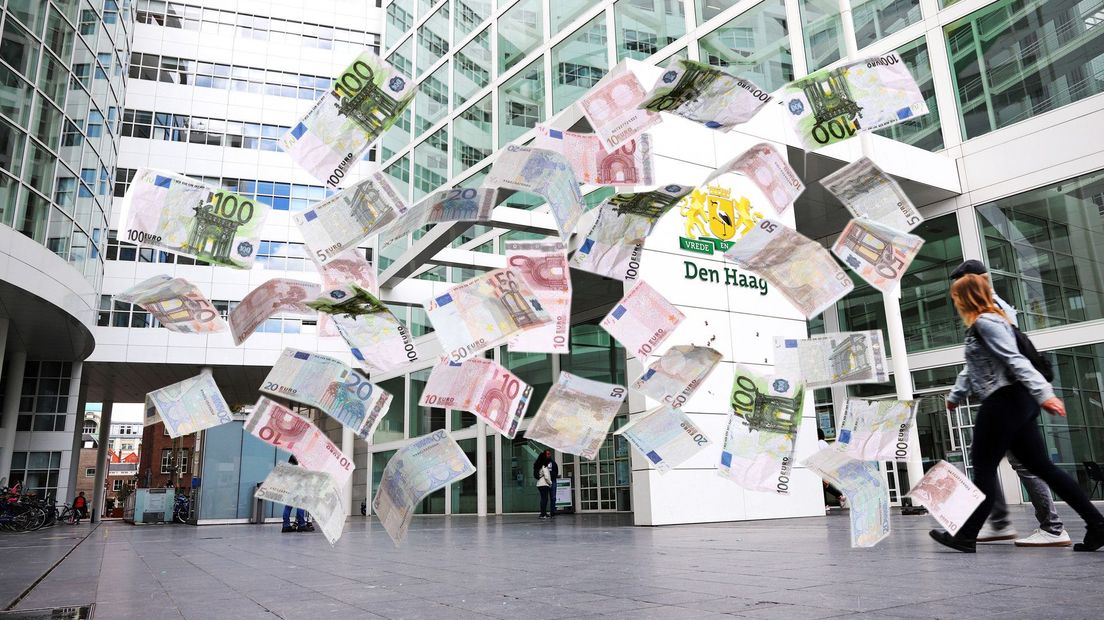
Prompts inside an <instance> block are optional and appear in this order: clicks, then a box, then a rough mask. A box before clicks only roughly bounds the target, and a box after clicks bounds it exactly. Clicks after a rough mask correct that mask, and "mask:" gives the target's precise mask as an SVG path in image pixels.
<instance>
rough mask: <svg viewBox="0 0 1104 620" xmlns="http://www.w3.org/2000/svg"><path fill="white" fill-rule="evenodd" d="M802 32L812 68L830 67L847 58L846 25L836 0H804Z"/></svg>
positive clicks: (806, 54)
mask: <svg viewBox="0 0 1104 620" xmlns="http://www.w3.org/2000/svg"><path fill="white" fill-rule="evenodd" d="M798 7H799V8H800V9H801V33H802V35H803V36H804V37H805V60H806V61H807V62H808V63H809V71H810V72H813V71H816V70H817V69H821V68H823V67H827V66H828V65H830V64H832V63H834V62H836V61H837V60H839V59H840V58H843V57H844V55H845V54H846V52H845V51H844V46H843V28H842V26H841V24H840V14H839V2H837V1H836V0H800V2H798Z"/></svg>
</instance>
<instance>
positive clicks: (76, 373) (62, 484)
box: [54, 361, 84, 501]
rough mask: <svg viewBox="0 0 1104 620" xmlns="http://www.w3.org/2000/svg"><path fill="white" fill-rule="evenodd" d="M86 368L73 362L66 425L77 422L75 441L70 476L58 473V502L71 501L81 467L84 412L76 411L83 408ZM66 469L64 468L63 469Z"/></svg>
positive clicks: (75, 425) (74, 430)
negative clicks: (82, 382) (83, 371)
mask: <svg viewBox="0 0 1104 620" xmlns="http://www.w3.org/2000/svg"><path fill="white" fill-rule="evenodd" d="M83 368H84V363H83V362H79V361H77V362H73V364H72V371H71V372H70V373H69V392H68V393H69V398H68V399H67V403H66V406H65V424H66V425H68V424H69V420H71V419H73V420H76V421H75V422H74V423H73V426H74V428H73V434H74V441H73V442H72V444H71V446H72V448H71V449H70V452H69V475H67V476H65V477H61V472H58V478H59V479H58V490H57V496H56V497H55V498H54V499H56V500H57V501H69V500H70V499H72V496H73V487H74V485H75V484H76V481H77V479H76V476H75V472H76V470H77V466H78V465H79V461H80V459H79V456H80V430H81V426H83V424H84V411H79V412H78V411H76V410H77V409H78V408H81V407H83V405H82V404H81V400H80V389H81V370H82V369H83ZM64 463H65V459H64V457H63V458H62V464H64ZM62 469H64V467H63V468H62Z"/></svg>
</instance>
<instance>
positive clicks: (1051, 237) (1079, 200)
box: [976, 171, 1104, 330]
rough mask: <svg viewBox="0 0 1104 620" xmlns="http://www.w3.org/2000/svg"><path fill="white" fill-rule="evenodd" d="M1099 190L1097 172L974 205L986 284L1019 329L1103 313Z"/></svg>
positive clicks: (1102, 179)
mask: <svg viewBox="0 0 1104 620" xmlns="http://www.w3.org/2000/svg"><path fill="white" fill-rule="evenodd" d="M1102 194H1104V171H1098V172H1095V173H1092V174H1087V175H1084V176H1080V177H1077V178H1073V179H1069V180H1067V181H1062V182H1061V183H1055V184H1053V185H1049V186H1046V187H1041V188H1038V189H1034V190H1031V191H1029V192H1025V193H1023V194H1019V195H1016V196H1011V197H1008V198H1002V199H1000V200H997V201H994V202H991V203H987V204H983V205H978V206H977V207H976V212H977V218H978V225H979V227H980V228H981V234H982V241H983V242H984V244H985V252H986V258H987V259H988V260H987V263H988V265H989V272H990V274H991V277H992V279H993V287H994V288H995V289H996V291H997V294H999V295H1000V296H1001V297H1003V298H1004V299H1005V300H1007V301H1008V303H1010V304H1012V305H1013V306H1015V307H1016V309H1017V310H1018V311H1019V322H1020V327H1021V328H1022V329H1024V330H1032V329H1043V328H1046V327H1056V326H1059V325H1068V324H1070V323H1080V322H1082V321H1092V320H1096V319H1100V318H1104V258H1102V257H1101V255H1100V248H1102V247H1104V215H1102V212H1104V209H1102V208H1101V202H1104V201H1102V198H1104V196H1102ZM1098 201H1100V202H1098Z"/></svg>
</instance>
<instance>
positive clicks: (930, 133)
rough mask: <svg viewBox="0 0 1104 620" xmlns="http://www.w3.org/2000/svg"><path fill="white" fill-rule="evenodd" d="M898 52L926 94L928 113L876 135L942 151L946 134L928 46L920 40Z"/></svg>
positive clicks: (879, 131)
mask: <svg viewBox="0 0 1104 620" xmlns="http://www.w3.org/2000/svg"><path fill="white" fill-rule="evenodd" d="M897 53H898V54H900V56H901V60H903V61H905V66H906V67H908V70H909V72H910V73H911V74H912V76H913V77H914V78H916V84H917V85H918V86H919V87H920V93H921V94H922V95H924V101H925V102H926V103H927V104H928V113H927V114H925V115H923V116H914V117H912V118H910V119H908V120H906V121H903V122H901V123H898V124H896V125H893V126H891V127H886V128H885V129H879V130H878V131H877V132H875V133H877V134H878V135H880V136H885V137H887V138H892V139H894V140H897V141H900V142H904V143H906V144H911V145H913V146H916V147H920V148H922V149H926V150H929V151H938V150H940V149H942V148H943V131H942V130H941V129H940V124H939V109H938V108H937V107H936V105H935V83H934V82H933V80H932V72H931V62H930V61H929V56H928V46H927V44H925V43H924V39H923V38H920V39H917V40H915V41H913V42H912V43H909V44H908V45H905V46H903V47H901V48H899V49H898V50H897Z"/></svg>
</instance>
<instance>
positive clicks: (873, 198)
mask: <svg viewBox="0 0 1104 620" xmlns="http://www.w3.org/2000/svg"><path fill="white" fill-rule="evenodd" d="M820 184H821V185H823V186H824V189H826V190H828V191H829V192H832V195H833V196H835V197H836V198H838V199H839V201H840V202H842V203H843V206H844V207H846V208H847V210H848V211H850V212H851V215H853V216H855V217H865V218H868V219H870V220H873V221H875V222H878V223H879V224H882V225H883V226H888V227H890V228H895V229H897V230H901V231H904V232H908V231H910V230H912V229H913V228H916V227H917V226H918V225H919V224H920V222H923V221H924V218H923V216H921V215H920V211H919V210H918V209H917V208H916V207H915V206H914V205H913V204H912V201H911V200H909V197H908V196H907V195H906V194H905V190H903V189H901V186H900V185H898V184H897V181H894V180H893V178H892V177H890V176H889V175H888V174H886V173H885V172H882V169H881V168H879V167H878V166H877V165H876V164H875V163H874V162H872V161H870V160H869V159H867V158H866V157H860V158H859V159H858V160H856V161H855V162H854V163H852V164H848V165H846V166H844V167H843V168H840V169H839V170H837V171H836V172H833V173H832V174H830V175H828V176H826V177H824V178H823V179H821V180H820Z"/></svg>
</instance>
